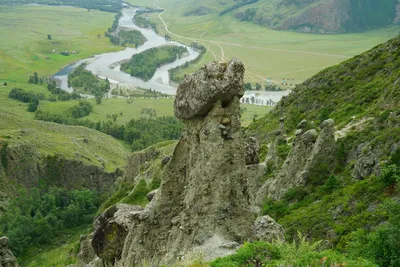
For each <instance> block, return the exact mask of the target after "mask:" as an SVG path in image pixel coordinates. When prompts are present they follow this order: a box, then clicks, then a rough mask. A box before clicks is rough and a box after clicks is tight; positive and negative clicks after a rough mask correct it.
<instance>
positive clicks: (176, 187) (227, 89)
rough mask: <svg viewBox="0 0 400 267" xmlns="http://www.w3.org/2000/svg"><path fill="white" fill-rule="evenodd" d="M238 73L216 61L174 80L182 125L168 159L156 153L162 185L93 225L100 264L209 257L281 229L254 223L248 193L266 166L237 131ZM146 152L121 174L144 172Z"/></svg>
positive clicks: (236, 66)
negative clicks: (140, 201) (177, 85)
mask: <svg viewBox="0 0 400 267" xmlns="http://www.w3.org/2000/svg"><path fill="white" fill-rule="evenodd" d="M243 75H244V68H243V65H242V63H241V62H239V61H238V60H236V59H233V60H232V61H231V62H229V63H215V62H214V63H211V64H210V65H208V66H205V67H203V68H202V69H200V70H199V71H198V72H196V73H195V74H193V75H192V76H189V77H188V78H186V80H185V82H183V84H182V85H181V86H180V89H179V90H178V94H177V100H176V101H175V113H176V114H177V116H178V117H179V118H181V119H182V120H183V122H184V124H185V131H184V132H183V134H182V137H181V139H180V140H179V142H178V144H177V145H176V147H175V150H174V152H173V153H172V156H171V157H170V158H169V160H168V162H165V164H164V163H163V161H162V159H163V158H164V157H165V156H162V157H161V158H160V161H159V162H160V164H159V165H158V166H159V168H161V169H162V174H161V175H160V177H161V186H160V187H159V188H158V190H157V191H154V192H151V193H150V194H149V195H148V200H149V201H150V202H149V203H148V204H147V205H146V207H145V208H144V209H140V208H139V207H137V206H132V205H126V204H124V205H121V204H117V205H115V206H113V207H111V208H110V209H108V210H107V211H106V212H105V213H104V214H102V215H101V216H100V217H99V218H97V220H96V222H95V224H94V229H95V232H94V234H93V238H92V239H91V243H92V247H93V248H94V252H95V254H96V255H97V256H98V257H99V258H100V259H101V260H102V262H103V264H104V265H106V266H133V265H140V264H143V263H145V262H147V263H149V262H150V263H155V264H157V265H158V264H164V263H165V264H173V263H176V262H177V261H179V260H183V259H184V260H185V261H188V260H190V259H192V258H193V259H198V257H199V256H203V258H204V260H212V259H214V258H216V257H222V256H225V255H228V254H232V253H234V252H235V249H236V248H237V247H238V246H239V244H243V242H244V241H249V240H255V239H256V237H257V236H259V237H260V238H262V239H263V240H271V239H272V238H275V237H281V235H280V234H279V233H281V232H280V230H281V228H279V227H278V226H277V225H276V224H275V223H273V221H271V220H269V219H266V218H264V219H262V220H261V221H258V223H257V224H256V225H254V220H255V218H256V216H254V215H253V213H252V211H251V209H252V208H251V207H250V202H249V197H250V196H254V195H255V193H253V192H255V191H256V190H257V189H258V188H259V186H258V187H257V188H256V187H255V186H251V185H254V184H255V183H256V182H257V181H256V180H257V179H258V178H259V177H260V175H262V174H263V173H264V172H265V166H264V165H263V164H256V163H257V162H258V149H259V145H258V142H257V140H255V139H250V140H249V141H247V145H246V139H245V138H244V137H243V133H242V131H241V125H240V103H239V99H240V96H241V95H242V94H243ZM188 99H189V100H188ZM168 155H170V154H168ZM151 157H155V156H154V155H152V153H147V152H146V153H144V154H141V155H136V156H134V157H131V159H130V163H129V167H127V168H126V174H125V176H124V180H125V181H128V180H129V179H131V181H137V180H138V177H143V169H142V167H141V166H143V163H145V162H147V161H148V160H150V158H151ZM156 157H158V156H156ZM135 162H136V163H137V164H134V163H135ZM246 164H250V165H246ZM135 165H137V166H135ZM139 170H140V171H139ZM130 173H131V174H130ZM152 173H153V174H154V175H155V172H152ZM135 176H136V177H135ZM140 179H143V178H140ZM253 180H254V181H253ZM260 186H261V184H260ZM250 192H251V193H250ZM269 229H270V230H271V234H268V231H269ZM90 257H91V256H90ZM84 266H89V265H84Z"/></svg>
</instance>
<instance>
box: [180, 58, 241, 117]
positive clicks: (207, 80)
mask: <svg viewBox="0 0 400 267" xmlns="http://www.w3.org/2000/svg"><path fill="white" fill-rule="evenodd" d="M243 76H244V66H243V63H242V62H240V61H239V60H237V59H235V58H234V59H232V60H231V61H230V62H228V63H226V62H223V63H219V62H212V63H210V64H208V65H206V66H204V67H202V68H201V69H200V70H199V71H197V72H196V73H194V74H192V75H189V76H188V77H186V78H185V79H184V80H183V81H182V82H181V84H180V85H179V87H178V90H177V92H176V98H175V105H174V106H175V108H174V112H175V115H176V116H177V117H178V118H180V119H186V120H187V119H191V118H194V117H196V116H203V117H204V116H206V115H207V114H208V112H209V111H210V110H211V109H212V107H213V105H214V103H215V102H216V101H218V100H220V101H221V102H222V105H224V106H226V105H228V104H229V103H230V102H232V101H233V100H234V98H235V97H237V98H239V99H240V98H241V97H242V96H243V94H244V88H243Z"/></svg>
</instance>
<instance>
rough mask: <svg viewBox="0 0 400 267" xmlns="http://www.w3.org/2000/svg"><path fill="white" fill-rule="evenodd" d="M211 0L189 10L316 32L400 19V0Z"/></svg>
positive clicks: (352, 29) (387, 23)
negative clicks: (215, 2) (214, 0)
mask: <svg viewBox="0 0 400 267" xmlns="http://www.w3.org/2000/svg"><path fill="white" fill-rule="evenodd" d="M222 3H223V4H222ZM207 4H208V3H201V5H200V4H199V3H193V5H190V7H189V8H188V10H187V11H186V12H185V14H186V15H191V16H200V15H206V14H209V13H212V12H219V14H220V15H225V14H231V15H233V16H234V17H236V18H237V19H239V20H242V21H251V22H254V23H256V24H260V25H263V26H266V27H269V28H272V29H277V30H295V31H299V32H312V33H342V32H360V31H366V30H371V29H376V28H382V27H387V26H390V25H393V24H396V23H398V22H399V20H400V2H399V1H398V0H387V1H375V0H365V1H358V0H243V1H235V2H233V3H231V2H229V1H228V2H227V1H224V2H222V1H221V2H219V5H218V4H214V5H213V8H209V6H208V5H207ZM193 6H195V8H193Z"/></svg>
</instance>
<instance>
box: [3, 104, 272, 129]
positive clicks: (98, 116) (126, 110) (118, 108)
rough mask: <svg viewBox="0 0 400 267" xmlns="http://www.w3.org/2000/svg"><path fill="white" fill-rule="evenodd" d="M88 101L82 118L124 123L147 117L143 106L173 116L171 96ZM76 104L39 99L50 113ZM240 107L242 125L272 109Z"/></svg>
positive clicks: (158, 113)
mask: <svg viewBox="0 0 400 267" xmlns="http://www.w3.org/2000/svg"><path fill="white" fill-rule="evenodd" d="M10 101H11V100H10ZM88 101H89V102H90V103H91V104H92V105H93V111H92V112H91V113H90V114H89V115H88V116H86V117H84V118H83V119H89V120H91V121H94V122H97V121H105V120H110V121H111V120H112V119H111V117H109V116H111V115H113V114H118V116H117V121H116V123H118V124H125V123H127V122H129V121H130V120H131V119H139V118H143V117H148V115H146V114H142V109H145V108H147V109H154V110H155V111H156V116H157V117H163V116H174V110H173V105H174V99H173V98H160V99H153V98H133V99H132V102H131V103H129V102H128V101H127V99H122V98H108V99H103V100H102V102H101V104H99V105H97V104H96V100H95V99H89V100H88ZM77 104H78V100H71V101H58V102H50V101H41V102H40V106H39V109H40V110H43V111H45V112H50V113H56V114H65V113H67V111H68V110H69V109H70V108H71V107H73V106H75V105H77ZM24 105H27V104H24ZM242 107H243V111H242V112H243V113H242V124H243V126H248V125H249V124H250V123H251V122H252V121H253V118H254V116H256V118H258V116H259V117H261V116H264V115H266V114H267V113H268V112H269V111H270V110H271V109H272V107H267V106H256V105H250V104H243V105H242ZM121 113H122V115H121Z"/></svg>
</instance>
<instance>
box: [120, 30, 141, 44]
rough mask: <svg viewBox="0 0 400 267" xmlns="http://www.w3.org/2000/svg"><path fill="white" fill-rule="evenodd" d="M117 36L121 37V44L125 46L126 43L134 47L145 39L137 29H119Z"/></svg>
mask: <svg viewBox="0 0 400 267" xmlns="http://www.w3.org/2000/svg"><path fill="white" fill-rule="evenodd" d="M118 37H119V38H120V39H121V41H120V44H121V45H123V46H126V45H127V44H131V45H134V46H135V47H136V48H138V47H139V46H141V45H143V44H144V43H145V42H146V41H147V39H146V37H144V35H143V34H142V33H141V32H140V31H138V30H130V31H120V32H119V33H118Z"/></svg>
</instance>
